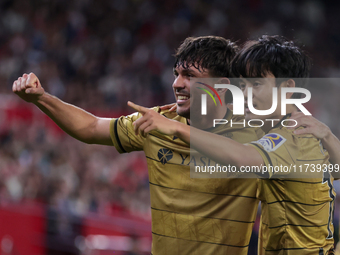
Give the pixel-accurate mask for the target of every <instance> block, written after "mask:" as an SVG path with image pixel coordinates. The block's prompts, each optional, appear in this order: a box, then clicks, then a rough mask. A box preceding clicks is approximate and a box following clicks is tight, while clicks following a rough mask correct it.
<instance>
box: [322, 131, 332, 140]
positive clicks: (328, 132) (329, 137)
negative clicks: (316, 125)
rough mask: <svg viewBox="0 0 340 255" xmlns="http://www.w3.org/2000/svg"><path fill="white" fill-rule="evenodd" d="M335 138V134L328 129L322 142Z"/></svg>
mask: <svg viewBox="0 0 340 255" xmlns="http://www.w3.org/2000/svg"><path fill="white" fill-rule="evenodd" d="M332 137H333V133H332V131H331V129H330V128H328V129H327V132H326V134H325V136H324V137H323V138H322V139H321V142H327V141H330V140H331V139H332Z"/></svg>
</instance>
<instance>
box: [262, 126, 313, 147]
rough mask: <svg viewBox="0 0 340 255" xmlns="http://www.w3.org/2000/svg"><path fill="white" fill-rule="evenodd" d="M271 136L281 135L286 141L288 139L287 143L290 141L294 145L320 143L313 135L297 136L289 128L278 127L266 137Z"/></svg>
mask: <svg viewBox="0 0 340 255" xmlns="http://www.w3.org/2000/svg"><path fill="white" fill-rule="evenodd" d="M301 128H303V127H299V128H298V129H301ZM269 134H276V135H279V136H281V137H283V138H284V139H286V140H287V141H290V142H292V143H300V144H301V143H303V144H304V143H312V142H316V143H319V140H318V139H317V138H316V137H314V136H313V135H312V134H303V135H296V134H294V129H288V128H287V127H282V126H281V127H277V128H273V129H271V130H270V131H269V132H268V133H267V134H266V135H265V136H267V135H269Z"/></svg>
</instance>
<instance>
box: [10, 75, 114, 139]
mask: <svg viewBox="0 0 340 255" xmlns="http://www.w3.org/2000/svg"><path fill="white" fill-rule="evenodd" d="M12 90H13V92H14V93H15V94H17V95H18V96H19V97H20V98H22V99H23V100H25V101H26V102H31V103H33V104H35V105H36V106H37V107H39V109H40V110H42V111H43V112H44V113H45V114H46V115H47V116H49V117H50V118H51V119H52V120H53V121H54V122H55V123H56V124H57V125H58V126H59V127H60V128H61V129H62V130H64V131H65V132H66V133H67V134H69V135H70V136H72V137H74V138H76V139H78V140H79V141H82V142H84V143H89V144H103V145H113V143H112V140H111V137H110V120H111V119H109V118H99V117H96V116H94V115H93V114H91V113H89V112H86V111H84V110H83V109H81V108H79V107H76V106H74V105H71V104H68V103H65V102H63V101H61V100H60V99H58V98H57V97H55V96H52V95H50V94H48V93H46V92H45V90H44V88H43V87H42V86H41V84H40V81H39V79H38V77H37V76H36V75H35V74H34V73H30V74H29V75H27V74H24V75H23V76H22V77H20V78H18V79H17V80H16V81H14V83H13V88H12Z"/></svg>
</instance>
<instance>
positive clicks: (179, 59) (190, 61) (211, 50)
mask: <svg viewBox="0 0 340 255" xmlns="http://www.w3.org/2000/svg"><path fill="white" fill-rule="evenodd" d="M237 50H238V47H237V45H236V44H235V43H233V42H231V41H230V40H227V39H225V38H223V37H219V36H200V37H188V38H186V39H185V40H184V42H183V43H182V44H181V45H180V46H179V48H178V49H177V51H176V53H175V55H174V56H175V58H176V61H175V65H174V67H179V66H181V67H183V68H185V69H187V68H190V67H191V66H193V67H195V68H197V69H198V70H200V71H202V70H203V69H206V70H207V71H208V72H209V74H210V75H211V76H215V77H229V76H230V63H231V61H232V59H233V58H234V57H235V55H236V53H237Z"/></svg>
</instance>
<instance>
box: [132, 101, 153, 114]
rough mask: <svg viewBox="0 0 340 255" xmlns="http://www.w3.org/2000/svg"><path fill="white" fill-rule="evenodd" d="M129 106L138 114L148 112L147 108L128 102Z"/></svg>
mask: <svg viewBox="0 0 340 255" xmlns="http://www.w3.org/2000/svg"><path fill="white" fill-rule="evenodd" d="M127 104H128V106H130V107H131V108H133V109H134V110H136V111H137V112H140V113H141V114H144V113H146V112H147V111H148V108H145V107H143V106H140V105H138V104H134V103H132V102H130V101H128V103H127Z"/></svg>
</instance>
